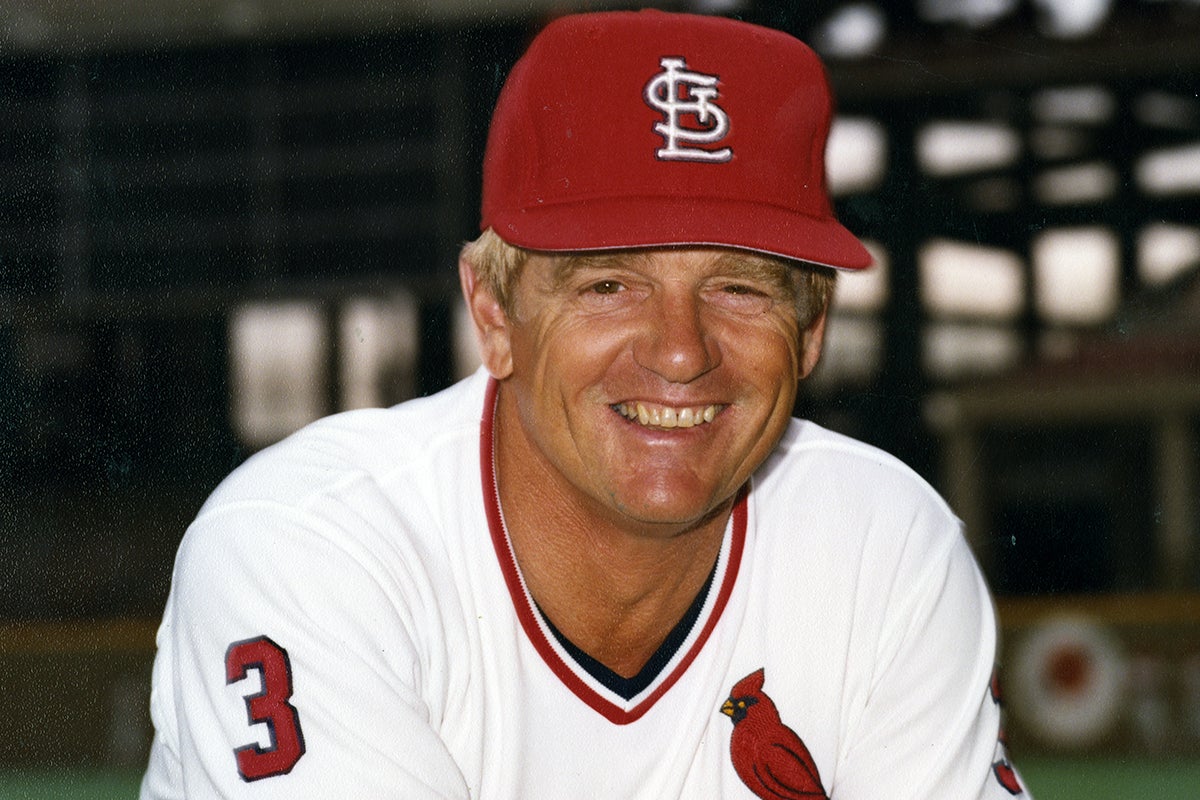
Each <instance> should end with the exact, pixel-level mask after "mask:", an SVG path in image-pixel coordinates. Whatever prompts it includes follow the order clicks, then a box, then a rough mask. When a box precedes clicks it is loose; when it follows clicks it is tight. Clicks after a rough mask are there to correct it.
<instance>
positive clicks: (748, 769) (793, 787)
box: [721, 669, 829, 800]
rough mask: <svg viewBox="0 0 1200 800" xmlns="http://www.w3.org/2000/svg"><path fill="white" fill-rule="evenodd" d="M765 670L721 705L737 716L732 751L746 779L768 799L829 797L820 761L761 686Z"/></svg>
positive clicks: (751, 676)
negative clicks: (816, 760) (784, 719)
mask: <svg viewBox="0 0 1200 800" xmlns="http://www.w3.org/2000/svg"><path fill="white" fill-rule="evenodd" d="M764 680H765V673H764V671H763V670H762V669H758V670H755V671H754V672H752V673H750V674H749V675H747V676H746V677H744V678H742V679H741V680H740V681H738V682H737V684H736V685H735V686H734V687H733V691H732V692H730V693H729V699H728V700H726V701H725V704H724V705H722V706H721V713H722V714H726V715H728V717H729V718H730V719H731V720H733V735H732V736H730V737H729V755H730V757H731V758H732V760H733V768H734V770H736V771H737V774H738V777H739V778H741V779H742V783H744V784H746V786H748V787H750V791H752V792H754V794H756V795H757V796H759V797H761V798H764V800H802V799H803V798H807V799H808V800H811V798H814V797H820V798H824V799H825V800H828V797H829V796H828V795H826V794H825V790H824V789H823V788H822V787H821V776H820V775H819V774H818V773H817V763H816V762H815V761H813V757H812V755H811V754H810V753H809V752H808V748H807V747H805V746H804V742H803V741H801V740H800V737H799V736H797V735H796V732H795V731H793V730H792V729H791V728H789V727H788V726H786V725H784V724H783V721H782V720H780V719H779V711H778V710H777V709H776V708H775V703H774V702H772V700H771V698H770V697H768V696H767V695H766V693H765V692H764V691H763V682H764Z"/></svg>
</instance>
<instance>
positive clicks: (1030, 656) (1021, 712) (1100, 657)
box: [1007, 616, 1127, 748]
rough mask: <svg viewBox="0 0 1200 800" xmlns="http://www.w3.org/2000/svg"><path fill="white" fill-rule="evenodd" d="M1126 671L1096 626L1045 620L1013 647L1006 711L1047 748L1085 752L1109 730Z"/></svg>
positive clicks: (1108, 636) (1110, 639)
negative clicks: (1057, 747) (1045, 743)
mask: <svg viewBox="0 0 1200 800" xmlns="http://www.w3.org/2000/svg"><path fill="white" fill-rule="evenodd" d="M1126 669H1127V667H1126V660H1125V656H1124V654H1123V652H1122V650H1121V648H1120V646H1119V645H1118V643H1117V640H1116V637H1115V636H1114V635H1113V634H1112V633H1111V632H1110V631H1109V630H1108V629H1107V628H1106V627H1104V626H1103V625H1101V624H1100V623H1099V622H1096V621H1094V620H1091V619H1086V618H1082V617H1073V616H1063V617H1057V618H1054V619H1051V620H1047V621H1045V622H1043V623H1041V624H1039V625H1038V626H1037V627H1036V628H1034V629H1033V631H1032V632H1031V633H1030V634H1029V635H1027V636H1026V637H1025V638H1024V639H1023V640H1021V641H1019V642H1018V643H1017V647H1016V650H1015V658H1014V660H1013V661H1012V669H1010V670H1009V672H1008V679H1009V680H1008V684H1007V686H1008V689H1009V692H1008V696H1009V698H1010V699H1011V701H1012V704H1011V706H1010V708H1011V709H1012V712H1013V713H1014V714H1015V715H1017V716H1018V717H1020V718H1021V719H1022V720H1023V721H1024V722H1025V723H1026V725H1028V726H1029V728H1030V729H1031V730H1033V731H1034V732H1035V733H1037V734H1038V735H1040V736H1041V737H1042V738H1043V739H1045V740H1046V741H1048V742H1049V743H1051V744H1054V745H1056V746H1059V747H1067V748H1081V747H1084V746H1087V745H1089V744H1092V743H1094V742H1095V741H1097V740H1098V739H1100V738H1101V737H1103V736H1105V735H1106V734H1107V733H1108V732H1109V731H1111V730H1112V728H1113V726H1114V724H1115V722H1116V720H1117V718H1118V716H1119V714H1120V711H1121V707H1122V703H1123V700H1124V694H1123V689H1124V686H1125V678H1126Z"/></svg>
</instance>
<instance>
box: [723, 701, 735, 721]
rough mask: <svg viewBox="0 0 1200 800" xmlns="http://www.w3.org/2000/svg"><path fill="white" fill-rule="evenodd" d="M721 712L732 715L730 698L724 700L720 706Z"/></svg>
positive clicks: (728, 715)
mask: <svg viewBox="0 0 1200 800" xmlns="http://www.w3.org/2000/svg"><path fill="white" fill-rule="evenodd" d="M721 713H722V714H724V715H725V716H727V717H732V716H733V701H732V700H726V701H725V703H724V705H722V706H721Z"/></svg>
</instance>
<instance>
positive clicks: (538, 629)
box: [479, 378, 749, 725]
mask: <svg viewBox="0 0 1200 800" xmlns="http://www.w3.org/2000/svg"><path fill="white" fill-rule="evenodd" d="M499 385H500V384H499V382H498V381H496V380H495V379H494V378H491V379H489V380H488V386H487V392H486V395H485V397H484V408H483V419H482V424H481V425H480V429H479V469H480V474H481V476H482V478H483V489H484V491H483V504H484V509H485V511H486V513H487V521H488V531H489V533H490V534H491V537H492V546H493V547H494V548H495V550H496V558H497V560H498V561H499V562H500V571H501V572H502V573H503V574H504V582H505V584H506V585H507V587H508V593H509V595H510V596H511V598H512V603H513V608H514V609H515V610H516V612H517V619H519V620H520V621H521V627H522V628H523V629H524V630H525V635H526V637H528V639H529V641H530V643H531V644H532V645H533V647H534V649H535V650H537V652H538V655H540V656H541V657H542V660H543V661H544V662H546V665H547V666H548V667H550V670H551V671H552V672H553V673H554V674H555V675H557V676H558V679H559V680H560V681H562V683H563V684H564V685H565V686H566V687H567V688H568V689H570V690H571V692H572V693H574V695H575V696H576V697H578V698H579V699H580V700H582V701H583V702H584V703H586V704H587V705H588V706H590V707H591V708H592V709H594V710H595V711H597V712H598V713H600V714H601V715H602V716H603V717H604V718H605V719H607V720H608V721H609V722H613V723H615V724H617V725H627V724H629V723H630V722H633V721H635V720H637V719H639V718H641V717H642V716H643V715H644V714H645V713H646V712H647V711H649V710H650V709H651V708H652V707H653V706H654V704H655V703H656V702H658V700H659V698H661V697H662V696H663V695H664V694H666V693H667V691H668V690H669V689H670V688H671V687H672V686H674V685H675V683H676V682H677V681H678V680H679V679H680V678H681V677H682V676H683V674H684V673H685V672H687V669H688V667H689V666H691V663H692V662H693V661H694V660H695V659H696V656H698V655H699V654H700V651H701V650H702V649H703V647H704V644H705V642H707V641H708V638H709V636H710V635H711V634H712V632H713V629H714V628H716V626H717V622H718V621H719V620H720V618H721V614H722V612H724V610H725V606H726V604H727V603H728V602H729V596H730V594H732V592H733V586H734V583H736V581H737V575H738V569H739V567H740V566H741V562H742V552H743V549H744V547H745V543H746V519H747V502H746V498H747V496H748V494H749V492H748V491H747V490H746V489H743V490H742V491H741V492H740V493H739V495H738V499H737V502H736V503H734V506H733V530H732V535H731V538H730V543H729V556H728V559H729V563H728V565H727V566H726V567H725V570H724V576H723V578H722V580H721V584H720V586H719V587H716V589H717V597H716V601H715V602H714V603H713V605H712V607H711V609H710V610H709V613H708V615H707V617H706V618H704V619H703V620H702V627H701V629H700V633H699V635H698V636H696V637H695V638H694V639H693V640H692V642H691V644H690V645H689V646H688V650H687V652H686V653H685V654H684V656H683V658H682V659H680V660H678V661H677V662H675V666H674V667H673V668H672V669H671V672H670V673H669V674H668V675H667V676H666V677H665V678H663V679H660V680H658V681H656V683H655V684H654V688H653V689H652V690H651V691H650V693H649V694H647V695H645V696H644V697H643V698H642V699H641V700H639V701H638V703H637V704H636V705H634V706H632V707H630V708H625V707H623V706H619V705H617V704H616V703H613V702H612V701H610V700H609V699H608V698H606V697H604V696H603V695H601V694H599V693H598V692H597V691H596V690H595V689H593V688H592V687H591V686H589V685H588V684H587V683H586V682H585V681H584V680H583V679H582V678H581V677H580V673H581V672H582V668H579V667H577V666H572V664H568V663H567V662H566V661H565V660H564V659H563V658H562V656H560V655H559V652H558V651H557V650H556V649H555V648H554V647H553V646H552V645H551V643H550V641H549V639H548V638H547V636H546V633H545V631H544V630H543V628H542V626H541V625H540V624H539V622H538V612H537V610H536V609H535V608H534V605H533V601H532V599H531V598H530V596H529V592H528V591H527V590H526V588H525V582H524V580H523V579H522V577H521V571H520V569H519V568H518V567H517V561H516V557H515V556H514V555H513V551H512V545H511V544H510V542H509V538H508V531H507V530H506V529H505V527H504V517H503V515H502V514H501V511H500V495H499V492H498V490H497V488H496V469H495V464H496V462H495V451H494V448H493V443H494V439H493V435H492V434H493V421H494V419H495V410H496V395H497V392H498V389H499Z"/></svg>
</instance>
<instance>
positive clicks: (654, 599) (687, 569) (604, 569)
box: [496, 447, 733, 677]
mask: <svg viewBox="0 0 1200 800" xmlns="http://www.w3.org/2000/svg"><path fill="white" fill-rule="evenodd" d="M531 462H532V463H531ZM496 464H497V475H496V480H497V488H498V492H499V495H500V504H501V508H502V509H503V515H504V520H505V525H506V527H507V529H508V535H509V539H510V541H511V543H512V547H513V553H514V555H515V556H516V560H517V564H518V565H519V566H520V569H521V573H522V577H523V578H524V580H525V585H526V587H527V588H528V590H529V592H530V594H531V596H532V597H533V599H534V601H535V602H536V603H537V604H538V606H539V607H540V608H541V610H542V612H543V613H544V614H545V615H546V616H547V617H548V618H549V619H550V621H551V623H553V625H554V626H555V627H556V628H557V629H558V631H559V632H560V633H561V634H562V635H563V636H565V637H566V638H567V639H569V640H570V641H571V642H572V643H573V644H574V645H575V646H576V647H578V648H579V649H581V650H583V651H584V652H585V653H587V654H588V655H589V656H591V657H592V658H594V659H595V660H597V661H599V662H600V663H601V664H603V665H604V666H606V667H608V668H609V669H611V670H612V671H613V672H615V673H617V674H618V675H621V676H624V677H629V676H632V675H634V674H636V673H638V672H639V671H640V670H641V668H642V667H643V666H644V665H645V664H646V662H647V661H648V660H649V659H650V657H651V656H652V655H654V653H655V651H656V650H657V649H658V647H659V645H660V644H662V642H663V640H664V639H665V638H666V637H667V635H668V634H669V633H670V632H671V630H672V629H673V628H674V627H675V625H676V624H677V623H678V622H679V621H680V619H681V618H682V617H683V615H684V614H685V613H686V611H687V610H688V608H689V607H690V606H691V604H692V602H693V601H694V600H695V599H696V596H697V594H698V593H699V592H700V590H701V589H702V588H703V587H704V584H705V582H706V580H707V579H708V576H709V574H710V573H711V572H712V569H713V565H714V564H715V563H716V559H717V555H718V553H719V552H720V549H721V542H722V540H723V538H724V533H725V529H726V525H727V522H728V519H729V514H730V511H731V509H732V505H733V504H732V501H730V502H729V503H728V504H726V505H724V506H722V507H721V508H720V509H718V510H717V512H716V513H714V514H711V515H709V516H708V517H707V518H705V519H704V520H702V521H701V522H699V523H697V524H694V525H689V526H682V525H681V526H676V527H674V528H670V527H665V526H660V527H655V526H647V525H643V526H637V525H621V524H618V523H617V522H615V521H614V520H612V519H611V518H608V517H606V516H605V515H604V514H603V513H595V512H591V513H589V511H590V510H589V509H586V508H583V509H581V508H580V507H579V506H580V504H579V503H577V502H573V501H572V500H571V499H569V498H565V497H563V493H562V491H561V490H559V489H558V488H557V487H556V481H555V480H554V477H553V476H551V475H548V474H544V473H545V472H546V469H547V468H546V467H545V466H544V465H541V464H540V463H539V462H538V460H537V459H529V458H528V457H527V454H526V455H518V454H516V453H513V452H512V451H511V450H509V451H505V450H503V449H502V448H499V447H498V448H497V453H496ZM518 464H519V467H518Z"/></svg>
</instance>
